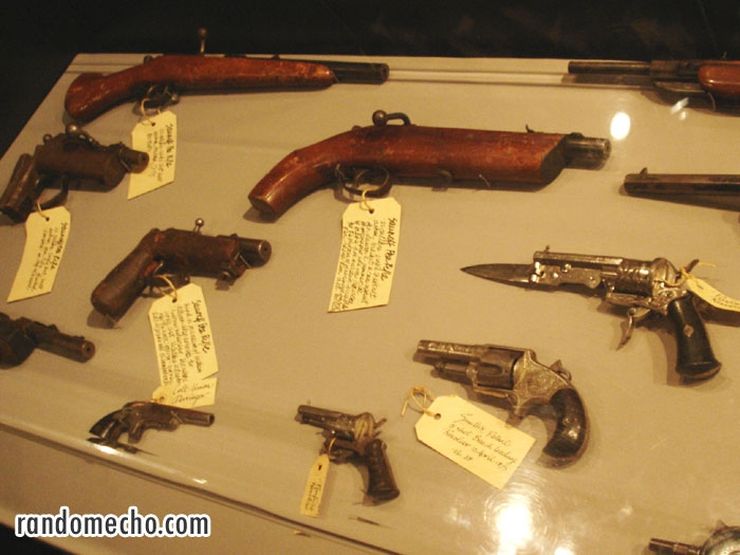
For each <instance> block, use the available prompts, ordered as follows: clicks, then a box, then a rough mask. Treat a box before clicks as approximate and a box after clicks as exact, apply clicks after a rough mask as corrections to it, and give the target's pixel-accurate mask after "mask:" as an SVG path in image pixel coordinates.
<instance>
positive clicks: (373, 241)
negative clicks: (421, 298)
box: [329, 197, 401, 312]
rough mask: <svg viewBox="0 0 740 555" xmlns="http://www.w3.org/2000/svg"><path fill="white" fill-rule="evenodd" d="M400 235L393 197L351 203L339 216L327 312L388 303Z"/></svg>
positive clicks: (397, 207)
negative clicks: (339, 233)
mask: <svg viewBox="0 0 740 555" xmlns="http://www.w3.org/2000/svg"><path fill="white" fill-rule="evenodd" d="M400 234H401V205H400V204H399V203H398V202H397V201H396V200H395V199H393V198H390V197H389V198H383V199H373V200H366V199H365V198H363V200H362V202H356V203H352V204H350V205H349V206H348V207H347V210H345V212H344V215H343V216H342V244H341V247H340V250H339V261H338V263H337V271H336V275H335V277H334V286H333V287H332V292H331V300H330V302H329V312H342V311H345V310H356V309H359V308H368V307H371V306H381V305H385V304H388V300H389V299H390V295H391V285H392V283H393V272H394V271H395V269H396V256H397V253H398V240H399V237H400Z"/></svg>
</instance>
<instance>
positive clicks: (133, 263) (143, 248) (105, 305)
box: [90, 229, 161, 320]
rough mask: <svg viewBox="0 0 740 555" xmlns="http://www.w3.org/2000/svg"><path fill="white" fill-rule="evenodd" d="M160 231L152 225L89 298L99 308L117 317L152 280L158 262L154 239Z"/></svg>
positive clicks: (107, 314) (110, 316) (114, 317)
mask: <svg viewBox="0 0 740 555" xmlns="http://www.w3.org/2000/svg"><path fill="white" fill-rule="evenodd" d="M160 233H161V232H160V231H159V230H158V229H152V230H151V231H150V232H149V233H147V234H146V235H145V236H144V238H143V239H142V240H141V241H140V242H139V244H138V245H137V246H136V248H135V249H134V250H133V251H131V253H129V255H128V256H127V257H126V258H124V259H123V260H122V261H121V262H120V263H119V264H118V265H117V266H116V267H115V268H113V269H112V270H111V271H110V273H109V274H108V275H107V276H105V279H103V281H101V282H100V283H99V284H98V286H97V287H96V288H95V290H94V291H93V292H92V295H91V297H90V301H91V302H92V304H93V306H94V307H95V308H96V310H97V311H98V312H100V313H101V314H104V315H106V316H108V317H109V318H112V319H113V320H118V319H119V318H121V317H122V316H123V315H124V314H126V311H127V310H128V309H129V308H130V307H131V305H132V304H134V301H135V300H136V299H137V298H138V296H139V295H141V292H142V291H143V290H144V288H145V287H146V286H147V285H148V284H149V278H150V277H151V276H152V274H153V273H154V271H155V270H156V268H157V266H158V262H157V261H156V260H155V247H154V244H155V240H156V236H157V235H159V234H160Z"/></svg>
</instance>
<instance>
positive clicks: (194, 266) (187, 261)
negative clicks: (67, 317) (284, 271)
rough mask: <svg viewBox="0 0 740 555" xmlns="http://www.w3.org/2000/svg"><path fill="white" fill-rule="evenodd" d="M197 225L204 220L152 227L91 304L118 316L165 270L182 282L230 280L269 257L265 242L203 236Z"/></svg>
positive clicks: (113, 272) (97, 290)
mask: <svg viewBox="0 0 740 555" xmlns="http://www.w3.org/2000/svg"><path fill="white" fill-rule="evenodd" d="M202 225H203V220H201V219H198V220H196V227H195V229H194V230H193V231H185V230H180V229H172V228H170V229H166V230H164V231H161V230H159V229H156V228H155V229H152V230H151V231H150V232H149V233H147V234H146V235H145V236H144V238H143V239H142V240H141V241H140V242H139V244H138V245H137V246H136V248H135V249H134V250H133V251H131V253H130V254H129V255H128V256H127V257H126V258H124V259H123V261H122V262H121V263H120V264H118V265H117V266H116V267H115V268H113V270H111V272H110V273H109V274H108V275H107V276H106V277H105V279H103V281H101V282H100V284H98V286H97V287H96V288H95V290H94V291H93V293H92V297H91V301H92V304H93V306H94V307H95V308H96V309H97V310H98V311H99V312H100V313H102V314H104V315H106V316H108V317H110V318H112V319H114V320H118V319H119V318H121V316H123V315H124V314H125V313H126V311H127V310H128V309H129V307H130V306H131V305H132V304H133V302H134V301H135V300H136V298H137V297H138V296H139V295H140V294H141V292H142V291H143V290H144V288H145V287H146V286H152V285H154V284H156V283H157V280H158V279H159V277H160V276H162V275H164V274H168V273H174V274H177V277H178V278H179V279H180V281H181V282H184V281H187V279H188V277H189V276H191V275H201V276H213V277H216V278H219V279H222V280H224V281H226V282H229V283H230V282H233V281H234V280H236V279H237V278H238V277H239V276H241V275H242V274H243V273H244V272H245V270H246V269H247V268H250V267H252V266H262V265H263V264H265V263H266V262H267V261H268V260H269V259H270V254H271V252H272V249H271V246H270V243H269V242H268V241H265V240H263V239H248V238H244V237H239V236H237V235H236V234H232V235H228V236H226V235H218V236H216V237H212V236H207V235H202V234H201V233H200V228H201V227H202ZM159 284H160V285H161V284H162V283H161V282H160V283H159Z"/></svg>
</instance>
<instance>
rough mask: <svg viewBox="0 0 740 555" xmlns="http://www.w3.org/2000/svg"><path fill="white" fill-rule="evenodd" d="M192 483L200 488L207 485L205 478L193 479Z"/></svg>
mask: <svg viewBox="0 0 740 555" xmlns="http://www.w3.org/2000/svg"><path fill="white" fill-rule="evenodd" d="M193 482H195V483H196V484H200V485H201V486H202V485H204V484H207V483H208V480H206V479H205V478H193Z"/></svg>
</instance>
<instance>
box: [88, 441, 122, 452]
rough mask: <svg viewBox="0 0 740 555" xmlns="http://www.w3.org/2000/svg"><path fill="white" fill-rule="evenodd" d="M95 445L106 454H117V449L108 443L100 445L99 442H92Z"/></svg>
mask: <svg viewBox="0 0 740 555" xmlns="http://www.w3.org/2000/svg"><path fill="white" fill-rule="evenodd" d="M93 445H95V447H96V448H97V449H99V450H101V451H102V452H103V453H105V454H107V455H118V454H119V453H118V451H116V450H115V449H114V448H113V447H110V446H109V445H102V444H100V443H95V444H93Z"/></svg>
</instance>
